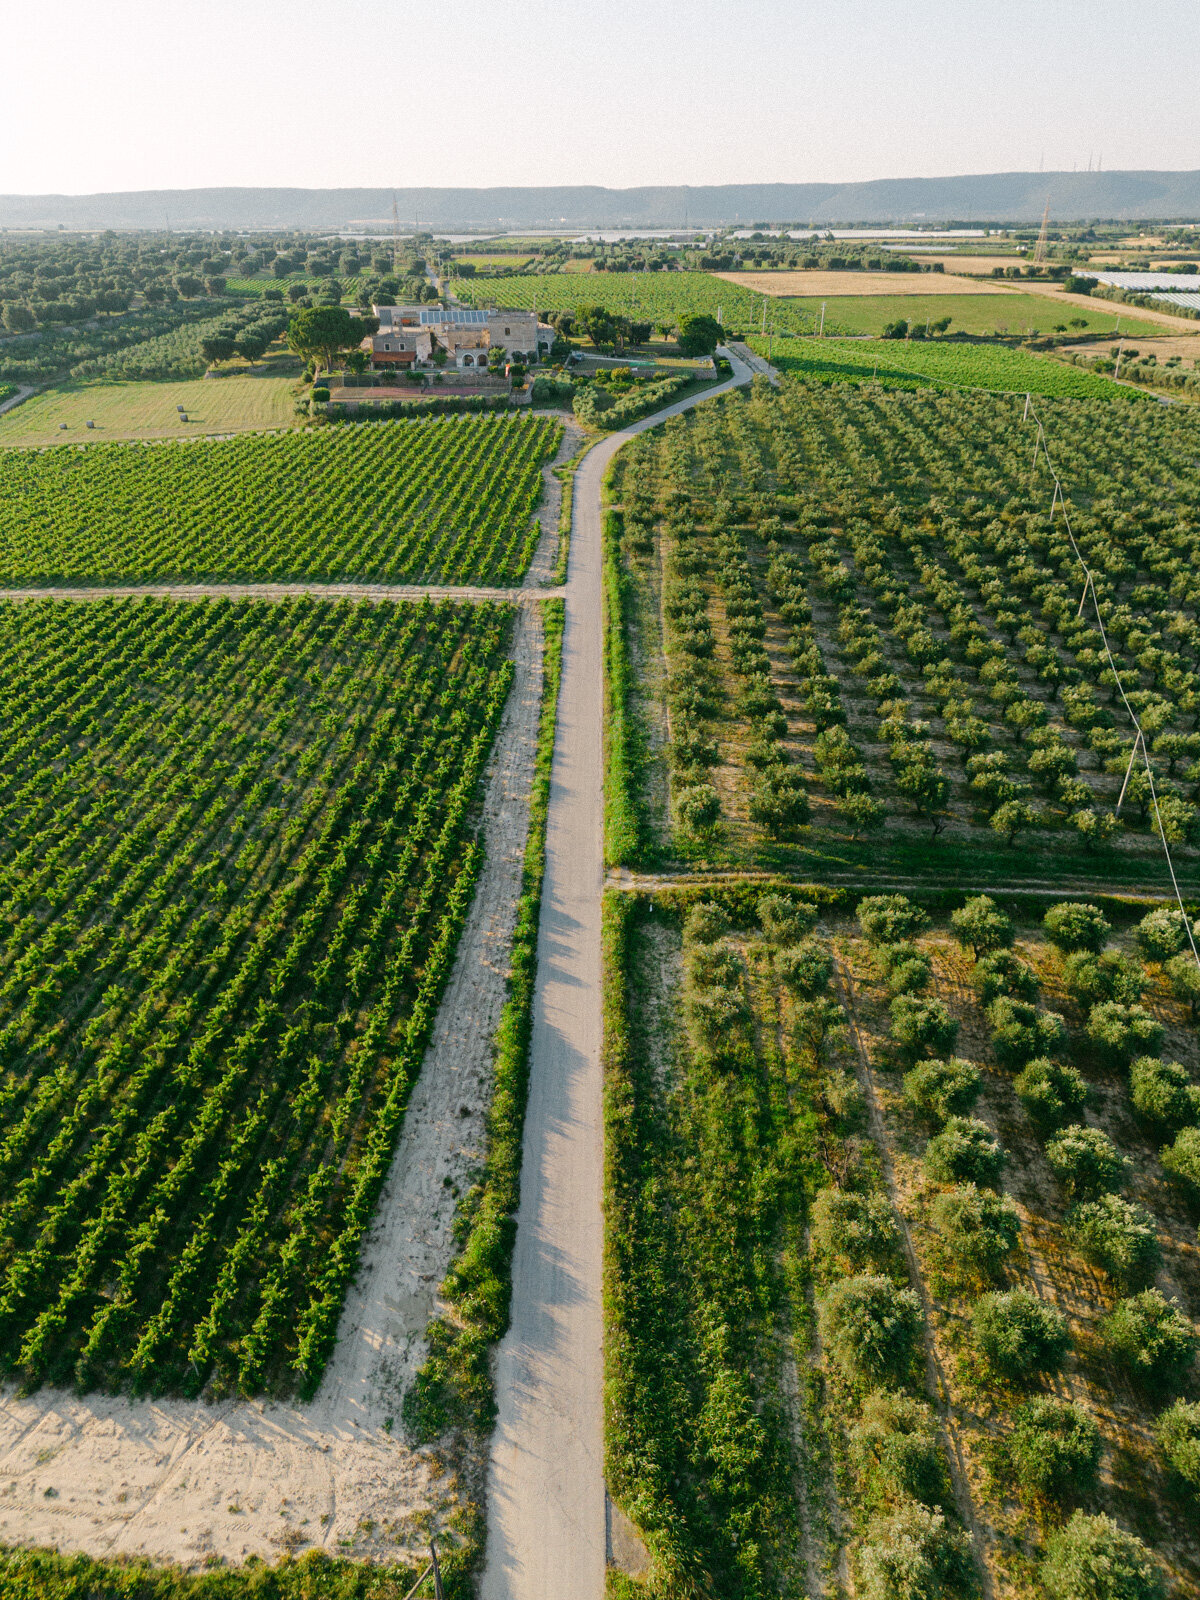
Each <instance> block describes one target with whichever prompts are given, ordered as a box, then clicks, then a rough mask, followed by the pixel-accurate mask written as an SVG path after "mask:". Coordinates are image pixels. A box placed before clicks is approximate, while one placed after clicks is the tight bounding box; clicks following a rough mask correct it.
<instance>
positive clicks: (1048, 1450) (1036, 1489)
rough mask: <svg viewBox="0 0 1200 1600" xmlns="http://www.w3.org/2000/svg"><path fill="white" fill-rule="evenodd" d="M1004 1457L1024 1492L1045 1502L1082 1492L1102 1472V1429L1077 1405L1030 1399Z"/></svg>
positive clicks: (1019, 1414)
mask: <svg viewBox="0 0 1200 1600" xmlns="http://www.w3.org/2000/svg"><path fill="white" fill-rule="evenodd" d="M1008 1453H1009V1458H1010V1460H1011V1461H1012V1464H1013V1469H1014V1471H1015V1472H1016V1476H1017V1482H1018V1483H1019V1484H1020V1485H1021V1487H1022V1488H1023V1489H1025V1490H1029V1491H1032V1492H1033V1493H1034V1494H1040V1495H1045V1496H1046V1497H1048V1498H1049V1497H1054V1498H1058V1497H1059V1496H1061V1495H1062V1494H1064V1493H1065V1492H1067V1491H1068V1490H1073V1491H1075V1492H1077V1493H1078V1492H1083V1493H1086V1492H1087V1491H1088V1490H1089V1489H1092V1488H1094V1487H1095V1484H1096V1474H1097V1472H1098V1470H1099V1467H1100V1429H1099V1428H1098V1427H1097V1426H1096V1420H1095V1418H1094V1417H1092V1416H1090V1415H1089V1414H1088V1413H1087V1412H1086V1411H1084V1410H1083V1408H1082V1407H1081V1406H1077V1405H1072V1404H1070V1403H1069V1402H1067V1401H1063V1400H1045V1399H1038V1400H1030V1401H1027V1402H1026V1404H1025V1405H1023V1406H1021V1408H1020V1409H1019V1410H1018V1411H1017V1412H1016V1413H1015V1414H1014V1416H1013V1431H1012V1436H1011V1437H1010V1439H1009V1441H1008Z"/></svg>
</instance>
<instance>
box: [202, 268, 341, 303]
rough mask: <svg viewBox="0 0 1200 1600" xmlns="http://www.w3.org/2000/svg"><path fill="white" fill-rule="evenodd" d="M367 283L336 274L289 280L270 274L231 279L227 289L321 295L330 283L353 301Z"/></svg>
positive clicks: (300, 275) (260, 292)
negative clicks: (300, 289) (294, 289)
mask: <svg viewBox="0 0 1200 1600" xmlns="http://www.w3.org/2000/svg"><path fill="white" fill-rule="evenodd" d="M366 282H367V279H366V278H365V277H362V276H361V275H360V276H359V277H356V278H340V277H338V275H337V274H336V273H332V274H330V276H329V277H326V278H308V277H305V275H304V274H303V273H294V274H292V275H291V276H290V277H287V278H276V277H273V276H272V275H271V274H270V273H269V272H268V273H263V274H262V276H261V277H253V278H229V279H227V280H226V284H225V287H226V289H228V291H229V292H230V294H262V293H263V292H264V291H265V290H267V289H282V290H283V291H284V293H285V294H286V293H287V291H288V290H289V289H293V288H302V289H303V290H304V292H305V293H306V294H311V295H314V296H316V295H319V294H320V293H321V290H322V289H323V288H325V287H326V286H327V285H328V284H330V283H338V284H340V285H341V289H342V299H343V300H346V301H353V300H354V298H355V296H356V295H357V294H358V293H359V291H360V290H361V289H362V287H363V285H364V284H365V283H366Z"/></svg>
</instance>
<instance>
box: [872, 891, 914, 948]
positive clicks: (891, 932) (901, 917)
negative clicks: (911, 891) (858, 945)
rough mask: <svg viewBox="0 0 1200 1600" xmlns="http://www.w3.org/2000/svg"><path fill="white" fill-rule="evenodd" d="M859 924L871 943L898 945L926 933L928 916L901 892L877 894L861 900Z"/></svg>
mask: <svg viewBox="0 0 1200 1600" xmlns="http://www.w3.org/2000/svg"><path fill="white" fill-rule="evenodd" d="M858 925H859V927H860V928H861V929H862V931H863V936H864V937H865V938H866V939H868V940H869V941H870V943H871V944H897V943H898V942H899V941H900V940H901V939H911V938H912V937H913V936H914V935H915V934H918V933H924V931H925V929H926V928H928V926H929V918H928V916H927V915H926V914H925V912H924V911H922V910H921V908H920V906H915V905H913V903H912V901H911V900H909V899H907V898H906V897H905V896H904V895H902V894H876V895H871V896H869V897H868V898H867V899H866V900H860V901H859V902H858Z"/></svg>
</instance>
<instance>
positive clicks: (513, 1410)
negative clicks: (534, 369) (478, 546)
mask: <svg viewBox="0 0 1200 1600" xmlns="http://www.w3.org/2000/svg"><path fill="white" fill-rule="evenodd" d="M730 360H731V362H732V364H733V368H734V374H735V375H734V377H733V379H731V380H730V382H729V383H726V384H722V385H721V386H720V387H719V388H715V389H710V390H708V391H707V393H705V394H702V395H697V396H694V397H693V398H692V399H690V400H686V401H681V402H680V403H679V404H677V405H674V406H670V407H668V408H667V409H666V410H665V411H660V412H657V413H655V415H654V416H653V417H649V418H647V419H646V420H645V421H643V422H641V423H636V424H634V426H633V427H631V428H628V429H626V430H624V431H623V432H621V433H615V434H612V435H611V436H610V437H609V438H607V439H605V440H604V441H603V443H601V444H599V445H597V446H596V447H595V448H594V449H593V450H592V451H591V452H590V454H589V455H588V456H587V457H585V459H584V461H583V463H582V465H581V466H580V468H579V472H578V474H577V476H576V479H575V498H574V524H573V528H572V533H571V561H570V570H569V575H568V579H567V586H566V619H565V630H564V635H563V675H562V687H561V690H560V695H559V706H558V733H557V741H556V745H555V752H554V768H553V773H552V777H551V792H550V814H549V821H548V827H547V834H546V877H545V884H544V888H543V898H542V919H541V926H540V928H539V932H538V991H537V998H536V1001H535V1009H534V1022H533V1043H532V1048H531V1054H530V1085H529V1109H528V1113H527V1118H526V1124H525V1145H524V1155H523V1164H522V1169H521V1171H522V1179H521V1207H520V1212H519V1214H518V1225H517V1245H516V1253H515V1257H514V1261H513V1316H512V1326H511V1328H510V1330H509V1332H508V1335H507V1336H506V1338H505V1340H504V1342H503V1343H502V1345H501V1347H500V1356H499V1366H498V1373H497V1400H498V1405H499V1418H498V1421H497V1425H496V1433H495V1437H494V1439H493V1443H492V1459H491V1470H490V1473H489V1480H488V1547H487V1569H486V1572H485V1574H484V1580H483V1591H482V1592H483V1600H550V1597H552V1596H553V1597H554V1600H601V1597H602V1595H603V1593H604V1567H605V1507H604V1446H603V1427H602V1403H601V1389H602V1382H603V1355H602V1319H601V1303H600V1288H601V1265H602V1251H603V1228H602V1219H601V1193H602V1182H601V1180H602V1170H603V1126H602V1118H601V1089H602V1080H601V1065H600V1043H601V1000H600V979H601V963H600V899H601V893H602V890H603V883H604V842H603V841H604V807H603V797H602V773H603V768H602V760H601V725H602V717H603V708H604V685H603V678H602V670H601V657H602V620H601V616H602V591H601V539H600V519H601V507H600V490H601V485H602V482H603V479H604V474H605V471H606V470H607V468H608V464H609V462H610V461H611V460H612V458H613V456H614V455H615V454H616V452H617V451H618V450H619V449H620V448H621V446H622V445H623V444H625V443H626V442H627V441H628V440H629V439H630V438H631V437H632V436H633V435H634V434H635V433H641V432H642V431H643V430H644V429H645V428H648V427H654V426H656V425H657V424H658V423H660V422H662V421H663V419H664V418H665V417H668V416H671V415H674V414H676V413H678V412H681V411H686V410H688V409H689V408H690V407H691V406H693V405H695V404H697V403H698V402H700V401H703V400H707V399H710V398H712V396H714V395H716V394H721V393H724V392H725V391H726V390H728V389H731V388H734V387H736V386H737V385H738V384H744V383H748V382H749V381H750V378H751V377H752V373H751V372H750V369H749V368H748V367H747V366H746V365H745V363H744V362H742V361H740V360H739V359H738V358H737V357H736V356H731V357H730Z"/></svg>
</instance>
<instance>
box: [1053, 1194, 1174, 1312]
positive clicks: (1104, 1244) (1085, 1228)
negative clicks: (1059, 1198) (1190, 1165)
mask: <svg viewBox="0 0 1200 1600" xmlns="http://www.w3.org/2000/svg"><path fill="white" fill-rule="evenodd" d="M1067 1237H1068V1238H1069V1239H1070V1241H1071V1243H1072V1244H1073V1245H1074V1246H1075V1248H1076V1249H1077V1250H1078V1251H1079V1253H1080V1255H1081V1256H1083V1258H1084V1260H1085V1261H1089V1262H1091V1264H1092V1266H1094V1267H1096V1268H1098V1269H1099V1271H1101V1272H1103V1273H1104V1274H1105V1276H1106V1277H1108V1278H1110V1279H1111V1280H1112V1282H1113V1283H1115V1284H1116V1285H1117V1286H1118V1288H1120V1289H1122V1290H1124V1291H1126V1292H1128V1291H1129V1290H1131V1289H1145V1288H1147V1287H1148V1286H1149V1285H1150V1284H1152V1283H1153V1282H1154V1277H1155V1274H1156V1273H1157V1271H1158V1269H1159V1266H1160V1265H1161V1262H1162V1251H1161V1250H1160V1249H1159V1245H1158V1229H1157V1227H1156V1226H1155V1222H1154V1218H1153V1217H1152V1216H1151V1214H1150V1213H1149V1212H1148V1211H1147V1210H1146V1209H1145V1207H1144V1206H1139V1205H1135V1204H1134V1203H1133V1202H1132V1201H1130V1200H1124V1199H1122V1198H1121V1196H1120V1195H1115V1194H1102V1195H1100V1196H1098V1197H1097V1198H1096V1199H1095V1200H1084V1201H1081V1202H1080V1203H1079V1204H1078V1205H1075V1206H1072V1207H1071V1209H1070V1210H1069V1211H1068V1212H1067Z"/></svg>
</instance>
